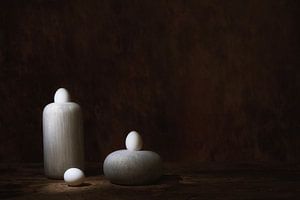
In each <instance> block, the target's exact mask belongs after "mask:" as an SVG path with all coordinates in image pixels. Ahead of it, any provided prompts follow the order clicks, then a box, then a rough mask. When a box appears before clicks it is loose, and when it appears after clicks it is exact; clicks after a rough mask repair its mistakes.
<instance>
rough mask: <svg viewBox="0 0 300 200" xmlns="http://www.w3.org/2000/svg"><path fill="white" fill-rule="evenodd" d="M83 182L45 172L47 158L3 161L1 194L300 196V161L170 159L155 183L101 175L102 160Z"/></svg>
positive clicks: (143, 198)
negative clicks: (67, 181) (183, 161)
mask: <svg viewBox="0 0 300 200" xmlns="http://www.w3.org/2000/svg"><path fill="white" fill-rule="evenodd" d="M87 166H88V167H87V170H86V174H87V179H86V181H85V183H84V184H83V185H82V186H80V187H68V186H67V185H66V184H65V183H64V182H63V181H62V180H50V179H47V178H45V177H44V175H43V166H42V164H1V165H0V199H43V200H48V199H60V200H65V199H68V200H69V199H72V200H73V199H74V200H76V199H78V200H79V199H80V200H83V199H90V200H94V199H105V200H118V199H125V200H126V199H138V200H147V199H151V200H152V199H154V200H155V199H172V200H173V199H189V200H193V199H300V164H293V165H269V164H268V165H266V164H263V163H255V164H254V163H235V164H228V163H197V164H195V163H190V164H175V163H167V164H165V174H164V176H163V177H162V178H161V180H159V181H158V182H157V183H156V184H153V185H146V186H120V185H114V184H111V183H110V182H109V181H108V180H106V179H105V177H104V176H103V175H102V169H101V167H100V166H101V165H100V164H99V165H97V164H88V165H87Z"/></svg>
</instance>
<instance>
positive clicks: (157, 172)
mask: <svg viewBox="0 0 300 200" xmlns="http://www.w3.org/2000/svg"><path fill="white" fill-rule="evenodd" d="M162 168H163V167H162V161H161V158H160V156H159V155H158V154H157V153H155V152H152V151H130V150H119V151H115V152H112V153H111V154H109V155H108V156H107V157H106V158H105V160H104V164H103V171H104V175H105V176H106V178H107V179H109V180H110V181H111V182H112V183H115V184H120V185H146V184H151V183H153V182H155V181H157V180H158V179H159V178H160V177H161V175H162V171H163V170H162Z"/></svg>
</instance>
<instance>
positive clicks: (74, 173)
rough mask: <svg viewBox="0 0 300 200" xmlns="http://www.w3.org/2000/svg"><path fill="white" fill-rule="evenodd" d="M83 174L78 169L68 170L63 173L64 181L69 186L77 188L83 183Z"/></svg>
mask: <svg viewBox="0 0 300 200" xmlns="http://www.w3.org/2000/svg"><path fill="white" fill-rule="evenodd" d="M84 178H85V176H84V173H83V171H82V170H80V169H78V168H70V169H68V170H67V171H65V173H64V180H65V182H66V183H67V184H68V185H70V186H78V185H80V184H81V183H83V181H84Z"/></svg>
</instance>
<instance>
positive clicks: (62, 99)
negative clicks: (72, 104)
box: [54, 88, 71, 103]
mask: <svg viewBox="0 0 300 200" xmlns="http://www.w3.org/2000/svg"><path fill="white" fill-rule="evenodd" d="M70 99H71V98H70V94H69V92H68V90H66V89H65V88H59V89H58V90H56V92H55V95H54V102H55V103H66V102H69V101H70Z"/></svg>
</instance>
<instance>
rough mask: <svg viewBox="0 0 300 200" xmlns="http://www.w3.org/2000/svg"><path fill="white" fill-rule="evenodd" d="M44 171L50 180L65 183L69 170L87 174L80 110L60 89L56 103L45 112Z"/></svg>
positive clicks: (56, 95)
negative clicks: (63, 181)
mask: <svg viewBox="0 0 300 200" xmlns="http://www.w3.org/2000/svg"><path fill="white" fill-rule="evenodd" d="M43 142H44V169H45V175H46V176H47V177H49V178H55V179H63V176H64V173H65V171H66V170H67V169H69V168H72V167H73V168H74V167H75V168H79V169H81V170H84V169H83V168H84V142H83V125H82V114H81V108H80V106H79V105H78V104H77V103H74V102H71V101H70V95H69V92H68V91H67V90H66V89H64V88H60V89H58V90H57V91H56V93H55V95H54V103H50V104H48V105H47V106H46V107H45V108H44V111H43Z"/></svg>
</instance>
